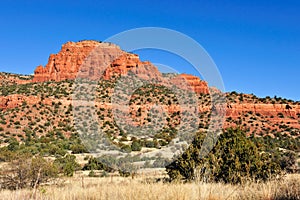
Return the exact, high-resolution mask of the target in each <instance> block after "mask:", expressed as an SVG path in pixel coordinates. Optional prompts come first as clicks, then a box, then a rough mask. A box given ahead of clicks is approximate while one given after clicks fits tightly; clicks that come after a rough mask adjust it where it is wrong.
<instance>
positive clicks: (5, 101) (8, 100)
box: [0, 94, 52, 109]
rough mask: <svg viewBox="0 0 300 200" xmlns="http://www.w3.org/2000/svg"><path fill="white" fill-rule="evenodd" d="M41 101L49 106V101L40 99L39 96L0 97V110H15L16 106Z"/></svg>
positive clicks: (14, 95) (13, 95)
mask: <svg viewBox="0 0 300 200" xmlns="http://www.w3.org/2000/svg"><path fill="white" fill-rule="evenodd" d="M40 101H42V102H43V103H44V104H48V105H51V103H52V100H51V99H43V100H42V99H41V97H39V96H25V95H21V94H12V95H8V96H0V108H1V109H9V108H15V107H18V106H22V104H23V103H26V104H30V105H33V104H37V103H38V102H40Z"/></svg>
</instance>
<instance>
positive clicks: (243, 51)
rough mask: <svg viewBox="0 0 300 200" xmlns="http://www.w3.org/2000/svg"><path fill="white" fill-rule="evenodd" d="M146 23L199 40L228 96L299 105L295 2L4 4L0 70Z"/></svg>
mask: <svg viewBox="0 0 300 200" xmlns="http://www.w3.org/2000/svg"><path fill="white" fill-rule="evenodd" d="M146 26H155V27H165V28H170V29H174V30H177V31H180V32H182V33H184V34H186V35H189V36H190V37H192V38H194V39H195V40H196V41H197V42H199V43H200V44H201V45H202V46H203V47H204V48H205V49H206V50H207V51H208V53H209V54H210V55H211V57H212V58H213V59H214V61H215V63H216V64H217V66H218V68H219V70H220V72H221V74H222V77H223V79H224V83H225V88H226V90H227V91H238V92H244V93H254V94H256V95H258V96H262V97H264V96H267V95H269V96H274V95H277V96H281V97H285V98H291V99H294V100H300V92H299V86H300V78H299V75H300V1H298V0H294V1H292V0H281V1H279V0H269V1H266V0H252V1H250V0H248V1H246V0H231V1H229V0H228V1H227V0H206V1H202V0H198V1H197V0H195V1H189V0H186V1H161V0H160V1H158V0H151V1H144V0H138V1H135V0H131V1H114V0H106V1H91V0H85V1H77V0H72V1H56V0H51V1H50V0H49V1H47V0H39V1H38V0H22V1H19V0H4V1H1V3H0V27H1V31H0V36H1V37H0V44H1V47H0V48H1V56H0V71H6V72H14V73H22V74H32V73H33V70H34V68H35V67H36V66H37V65H39V64H43V65H45V64H46V63H47V60H48V56H49V54H50V53H57V52H58V51H59V49H60V47H61V45H62V44H63V43H65V42H66V41H78V40H82V39H96V40H105V39H106V38H108V37H109V36H112V35H114V34H116V33H119V32H121V31H125V30H127V29H132V28H137V27H146ZM140 53H141V57H142V59H147V60H151V61H153V62H160V63H164V62H165V63H164V64H166V65H174V67H177V68H178V71H180V72H185V69H184V66H180V64H183V65H184V62H183V61H182V62H181V61H176V58H175V59H174V61H173V62H172V61H171V60H172V59H170V55H168V54H166V53H162V54H160V53H159V52H147V51H145V52H140ZM164 58H165V61H164Z"/></svg>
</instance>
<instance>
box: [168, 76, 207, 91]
mask: <svg viewBox="0 0 300 200" xmlns="http://www.w3.org/2000/svg"><path fill="white" fill-rule="evenodd" d="M172 82H173V83H174V84H175V85H177V86H178V87H180V88H182V89H189V90H194V91H195V92H196V93H197V94H209V88H208V85H207V82H205V81H202V80H200V78H199V77H197V76H193V75H190V74H180V75H178V76H176V77H175V78H173V79H172Z"/></svg>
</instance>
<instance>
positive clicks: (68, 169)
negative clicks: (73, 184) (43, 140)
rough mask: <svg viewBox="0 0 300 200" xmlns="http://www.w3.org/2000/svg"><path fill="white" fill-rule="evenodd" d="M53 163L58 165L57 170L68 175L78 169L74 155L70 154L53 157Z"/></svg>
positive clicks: (71, 174)
mask: <svg viewBox="0 0 300 200" xmlns="http://www.w3.org/2000/svg"><path fill="white" fill-rule="evenodd" d="M54 163H55V164H56V165H57V166H58V169H59V171H60V172H61V173H63V174H64V175H65V176H68V177H71V176H73V174H74V172H75V171H76V170H79V169H80V165H79V164H78V163H77V162H76V157H75V156H74V155H70V154H67V155H66V156H64V157H60V158H57V159H55V161H54Z"/></svg>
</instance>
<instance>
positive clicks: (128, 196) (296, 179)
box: [0, 174, 300, 200]
mask: <svg viewBox="0 0 300 200" xmlns="http://www.w3.org/2000/svg"><path fill="white" fill-rule="evenodd" d="M151 180H154V179H153V178H149V177H148V178H147V177H142V176H138V177H135V178H134V179H132V178H131V177H128V178H123V177H105V178H87V177H85V178H84V179H83V180H82V178H80V177H77V178H69V179H64V181H63V182H62V183H60V184H57V185H50V186H40V187H39V188H38V189H37V191H36V194H34V191H33V190H27V189H26V190H18V191H8V190H3V191H1V192H0V199H5V200H15V199H43V200H56V199H58V200H75V199H78V200H81V199H82V200H93V199H95V200H96V199H103V200H146V199H147V200H148V199H149V200H156V199H159V200H202V199H205V200H206V199H207V200H235V199H245V200H248V199H253V200H257V199H261V200H276V199H278V200H284V199H300V175H299V174H298V175H288V176H286V177H285V178H284V179H283V180H278V181H271V182H267V183H248V184H245V185H229V184H228V185H225V184H221V183H214V184H209V183H186V184H183V183H172V184H171V183H162V182H153V181H151Z"/></svg>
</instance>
